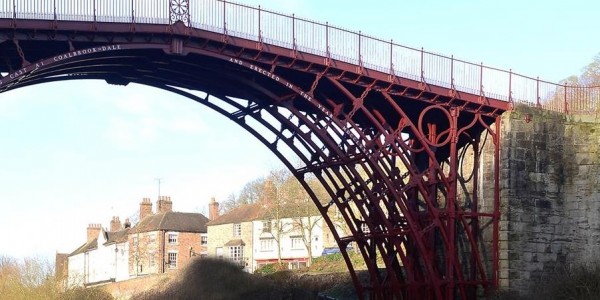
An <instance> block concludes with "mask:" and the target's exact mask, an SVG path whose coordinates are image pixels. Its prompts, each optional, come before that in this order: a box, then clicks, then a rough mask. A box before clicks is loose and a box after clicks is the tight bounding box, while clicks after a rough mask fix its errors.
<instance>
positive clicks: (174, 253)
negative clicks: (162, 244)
mask: <svg viewBox="0 0 600 300" xmlns="http://www.w3.org/2000/svg"><path fill="white" fill-rule="evenodd" d="M178 256H179V255H177V251H169V252H167V258H168V260H167V262H168V266H169V269H177V260H178V259H179V257H178ZM172 257H174V258H175V259H174V260H173V259H172Z"/></svg>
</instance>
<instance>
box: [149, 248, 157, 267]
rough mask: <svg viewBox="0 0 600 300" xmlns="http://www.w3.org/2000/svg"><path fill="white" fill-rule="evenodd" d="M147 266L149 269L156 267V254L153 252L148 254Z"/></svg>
mask: <svg viewBox="0 0 600 300" xmlns="http://www.w3.org/2000/svg"><path fill="white" fill-rule="evenodd" d="M148 255H149V256H148V266H149V267H150V268H155V267H156V254H155V253H153V252H150V253H148Z"/></svg>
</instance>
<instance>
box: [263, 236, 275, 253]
mask: <svg viewBox="0 0 600 300" xmlns="http://www.w3.org/2000/svg"><path fill="white" fill-rule="evenodd" d="M274 250H275V239H274V238H261V239H260V251H261V252H270V251H274Z"/></svg>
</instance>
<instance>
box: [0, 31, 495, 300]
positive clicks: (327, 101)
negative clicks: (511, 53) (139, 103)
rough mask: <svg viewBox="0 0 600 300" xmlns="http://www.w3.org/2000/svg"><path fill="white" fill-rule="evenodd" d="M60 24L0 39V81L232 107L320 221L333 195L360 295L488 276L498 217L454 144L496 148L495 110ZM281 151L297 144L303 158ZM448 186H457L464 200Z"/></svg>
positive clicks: (304, 67)
mask: <svg viewBox="0 0 600 300" xmlns="http://www.w3.org/2000/svg"><path fill="white" fill-rule="evenodd" d="M69 34H73V33H72V32H68V31H67V32H65V33H64V35H63V36H60V35H59V36H58V37H55V38H54V39H53V40H51V41H47V39H44V38H41V39H40V38H38V39H35V38H31V37H27V38H24V41H26V42H21V43H19V44H17V43H16V42H14V39H11V40H6V41H5V42H3V43H2V44H4V45H0V46H4V47H6V48H7V49H9V50H10V49H12V46H10V45H11V43H14V45H15V46H16V47H23V49H24V53H23V57H20V58H21V60H20V63H21V66H18V64H14V66H13V65H9V68H8V69H11V68H12V69H13V72H10V74H9V75H8V76H7V77H8V78H6V77H5V78H3V82H2V83H0V90H1V91H6V90H9V89H14V88H18V87H22V86H27V85H34V84H38V83H43V82H47V81H55V80H67V79H84V78H95V79H105V80H106V81H107V82H109V83H113V84H124V85H125V84H128V83H130V82H135V83H140V84H146V85H150V86H154V87H157V88H161V89H164V90H168V91H171V92H174V93H177V94H180V95H183V96H186V97H188V98H191V99H193V100H195V101H197V102H199V103H201V104H204V105H206V106H208V107H210V108H211V109H213V110H216V111H218V112H219V113H221V114H223V115H225V116H226V117H228V118H230V119H231V120H233V121H234V122H236V123H237V124H239V125H240V126H242V127H243V128H245V129H246V130H247V131H249V132H250V133H251V134H253V135H254V136H255V137H257V138H258V139H259V140H261V142H263V144H265V145H266V146H267V147H268V148H269V149H270V150H271V151H273V153H275V155H277V156H278V157H279V158H280V159H281V160H282V162H284V164H286V166H287V167H288V168H290V169H291V170H292V172H293V174H294V175H295V176H296V177H297V178H298V180H299V181H300V183H301V184H302V185H303V186H304V187H305V189H307V192H308V193H309V195H310V196H311V198H312V199H313V202H314V203H315V205H317V207H318V208H319V210H320V211H321V213H322V214H323V216H324V219H325V220H326V222H327V223H328V225H329V226H330V228H333V221H332V220H331V218H330V217H329V215H328V210H329V209H330V208H332V207H334V206H335V207H336V208H337V209H338V210H339V211H340V212H341V215H342V216H343V218H344V220H345V222H346V223H347V224H348V227H349V229H350V232H351V235H349V236H339V235H337V234H336V233H335V230H332V231H333V232H334V235H335V238H336V240H337V241H338V243H339V245H340V249H341V250H342V253H343V255H344V258H345V260H346V262H347V264H348V266H349V269H350V272H351V274H352V277H353V280H354V283H355V286H356V287H357V291H358V292H359V294H360V295H361V296H362V297H364V296H365V295H367V294H370V295H372V298H373V299H389V298H392V297H393V298H396V299H412V298H423V299H427V298H437V299H442V298H447V299H450V298H453V297H455V296H458V297H460V298H461V299H470V298H473V297H475V296H476V294H477V293H478V292H479V291H478V289H487V288H489V287H491V286H493V285H494V284H495V282H494V281H495V280H496V279H497V278H495V276H496V275H495V274H496V272H497V267H496V268H495V267H494V266H492V267H487V266H486V265H487V260H488V258H486V257H484V255H483V252H482V251H481V246H480V245H479V242H480V241H481V240H480V239H478V236H479V235H480V231H481V228H480V226H479V222H480V220H481V219H487V220H488V221H489V222H491V223H492V224H493V226H497V221H498V217H499V216H498V208H497V207H495V206H494V207H492V209H491V212H490V213H483V214H481V213H479V210H480V207H479V205H478V204H477V201H476V193H474V191H475V192H476V190H477V184H476V183H472V184H471V186H468V187H467V185H468V184H465V183H464V182H462V181H461V176H460V174H459V173H460V172H459V166H460V163H461V162H462V160H460V156H461V155H460V151H463V153H466V150H460V149H467V148H468V147H469V146H470V147H472V149H473V150H472V153H473V156H474V157H475V158H476V159H477V157H478V156H479V150H480V149H479V147H480V146H481V145H480V141H479V136H480V135H481V133H482V132H484V131H488V132H490V133H491V136H492V137H493V140H494V143H495V144H496V150H498V149H497V141H498V130H497V127H496V128H492V127H491V124H493V123H494V122H495V124H498V122H497V121H498V112H499V111H498V110H497V108H494V107H486V105H484V104H473V103H470V102H468V101H464V100H461V99H455V98H453V97H448V96H446V95H444V96H443V97H440V95H438V94H436V93H435V92H432V91H430V90H428V89H426V88H421V89H418V88H414V87H410V86H401V85H391V84H389V83H385V82H381V81H379V80H376V79H373V78H370V77H368V76H362V75H360V74H356V73H352V72H348V71H345V70H343V69H340V68H336V67H332V66H330V65H327V64H317V63H314V62H310V61H302V60H297V59H288V58H285V57H284V58H280V57H277V56H275V57H271V58H272V59H267V58H269V57H270V56H271V55H270V54H269V53H263V52H260V51H256V49H250V48H244V47H240V46H235V45H234V46H231V45H228V44H227V43H224V42H222V41H221V42H219V40H211V39H204V40H202V39H200V40H198V41H195V40H192V41H190V42H188V43H184V42H183V41H182V40H180V37H174V38H172V37H171V38H165V37H159V38H156V37H151V38H150V39H149V40H148V38H147V37H143V38H144V39H146V41H145V42H141V41H137V42H135V41H132V42H126V41H127V39H128V38H127V37H123V41H124V42H123V43H110V42H92V41H85V42H78V41H75V42H74V41H73V39H72V38H71V37H69V36H68V35H69ZM16 36H17V38H16V40H19V38H20V37H18V35H16ZM118 38H119V37H117V39H118ZM57 39H58V40H59V41H58V42H57V41H56V40H57ZM135 39H136V38H134V40H135ZM153 39H155V40H153ZM61 40H62V41H61ZM28 43H30V45H27V44H28ZM43 43H48V44H52V45H53V47H56V48H55V50H54V51H49V52H44V53H36V51H37V50H36V49H40V48H36V47H35V46H34V45H37V46H38V47H39V45H40V44H43ZM28 47H31V48H28ZM90 49H91V50H90ZM30 57H31V58H37V59H31V58H30ZM29 61H33V62H32V63H28V62H29ZM282 62H287V63H282ZM13 67H14V68H13ZM15 69H16V71H15ZM11 75H12V77H11ZM187 90H202V91H204V92H206V93H207V94H208V95H212V97H208V96H207V97H199V96H197V95H195V94H194V93H192V92H190V91H187ZM237 98H240V99H245V100H247V102H244V104H240V103H242V102H240V101H237V100H236V99H237ZM216 99H219V100H218V101H217V100H216ZM440 99H441V100H440ZM250 121H252V122H250ZM496 126H498V125H496ZM284 149H285V150H284ZM285 151H291V152H293V153H295V155H296V156H297V157H298V158H299V160H300V162H301V165H297V162H296V161H293V160H292V159H291V158H289V157H288V156H286V152H285ZM496 154H497V153H496ZM462 156H463V157H464V156H465V155H464V154H463V155H462ZM443 162H447V163H443ZM496 163H497V162H496ZM476 172H477V164H474V167H473V173H476ZM306 175H311V176H314V177H316V178H318V179H319V181H320V182H321V184H322V185H323V186H324V187H325V189H326V190H327V192H328V194H329V198H330V199H318V198H317V197H316V193H315V192H314V191H312V190H311V187H310V186H309V185H308V183H307V181H306V180H305V176H306ZM470 177H471V179H474V178H476V176H470ZM463 179H469V178H463ZM458 184H463V185H465V189H467V188H468V189H469V190H468V191H467V192H465V193H464V196H465V197H463V198H464V199H463V200H461V199H458V198H459V193H458V189H459V187H458ZM468 198H475V200H469V201H467V200H465V199H468ZM497 200H498V199H495V201H497ZM350 242H355V243H356V245H357V247H358V248H359V249H360V253H361V254H362V256H363V258H364V259H365V263H366V266H367V269H368V274H369V276H370V279H371V281H370V283H369V284H364V283H363V282H362V281H361V280H360V279H359V278H358V277H357V275H356V272H355V270H354V267H353V265H352V263H351V261H350V259H349V257H348V253H347V252H346V247H345V246H346V245H347V244H348V243H350ZM491 243H492V244H494V243H497V237H495V238H492V242H491ZM457 245H458V247H460V248H461V249H457ZM494 245H495V244H494ZM495 247H496V248H494V247H492V251H491V252H494V253H495V252H497V245H496V246H495ZM458 250H462V251H461V252H460V253H459V251H458ZM493 255H497V254H493ZM493 255H492V256H493ZM496 258H497V257H496ZM492 261H494V258H492ZM382 268H384V269H385V271H382ZM489 269H492V270H491V272H490V270H489ZM489 274H491V276H490V275H489Z"/></svg>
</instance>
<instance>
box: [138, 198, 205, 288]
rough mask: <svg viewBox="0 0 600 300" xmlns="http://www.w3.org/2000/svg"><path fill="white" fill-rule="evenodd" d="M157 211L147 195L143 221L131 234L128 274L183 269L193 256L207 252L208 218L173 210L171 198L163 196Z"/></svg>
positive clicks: (142, 210)
mask: <svg viewBox="0 0 600 300" xmlns="http://www.w3.org/2000/svg"><path fill="white" fill-rule="evenodd" d="M156 206H157V207H156V210H157V211H156V213H155V214H151V211H152V203H151V202H150V199H149V198H145V199H144V200H143V201H142V203H140V221H139V223H138V224H137V225H136V226H135V227H133V228H132V229H131V231H130V232H129V235H128V243H129V249H130V251H129V254H130V255H129V275H130V276H131V277H136V276H140V275H146V274H157V273H166V272H170V271H173V270H177V269H181V267H183V266H185V265H186V264H187V263H188V262H189V261H190V259H191V258H192V257H193V256H196V255H205V254H206V244H207V240H208V236H207V232H206V231H207V230H206V223H207V222H208V219H207V218H206V217H205V216H204V215H202V214H199V213H184V212H174V211H172V202H171V199H170V197H160V199H159V200H158V201H157V205H156Z"/></svg>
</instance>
